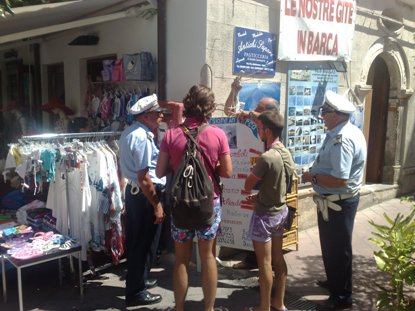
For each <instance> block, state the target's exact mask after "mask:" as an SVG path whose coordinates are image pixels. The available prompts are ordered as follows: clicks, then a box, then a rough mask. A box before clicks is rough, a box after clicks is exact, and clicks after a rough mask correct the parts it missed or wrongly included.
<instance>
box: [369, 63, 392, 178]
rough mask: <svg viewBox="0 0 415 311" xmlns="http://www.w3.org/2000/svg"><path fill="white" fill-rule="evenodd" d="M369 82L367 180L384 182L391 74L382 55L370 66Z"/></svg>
mask: <svg viewBox="0 0 415 311" xmlns="http://www.w3.org/2000/svg"><path fill="white" fill-rule="evenodd" d="M367 84H369V85H372V100H368V102H367V103H366V109H365V119H369V120H370V121H369V133H368V134H367V135H368V137H366V139H367V141H368V150H370V156H368V158H367V164H366V182H367V183H382V181H383V168H384V166H385V142H386V130H387V116H388V103H389V89H390V76H389V70H388V67H387V65H386V63H385V61H384V60H383V59H382V58H381V57H380V56H378V57H376V58H375V60H374V62H373V64H372V66H371V68H370V71H369V77H368V83H367ZM368 117H369V118H368Z"/></svg>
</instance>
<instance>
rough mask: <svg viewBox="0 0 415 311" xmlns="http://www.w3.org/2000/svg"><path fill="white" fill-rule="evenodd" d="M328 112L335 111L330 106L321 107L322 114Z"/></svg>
mask: <svg viewBox="0 0 415 311" xmlns="http://www.w3.org/2000/svg"><path fill="white" fill-rule="evenodd" d="M329 112H335V110H334V109H331V108H328V107H323V108H321V112H320V113H321V115H323V114H326V113H329Z"/></svg>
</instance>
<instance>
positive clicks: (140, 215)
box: [119, 94, 166, 306]
mask: <svg viewBox="0 0 415 311" xmlns="http://www.w3.org/2000/svg"><path fill="white" fill-rule="evenodd" d="M129 113H131V114H132V115H134V116H135V121H134V122H133V123H132V124H131V125H130V126H129V127H128V128H126V129H125V130H124V131H123V132H122V134H121V137H120V143H119V144H120V167H121V172H122V175H123V177H124V178H126V179H127V180H128V184H127V186H126V189H125V209H126V224H125V225H126V240H125V245H126V252H127V276H126V292H125V295H126V299H125V303H126V305H127V306H133V305H148V304H153V303H158V302H160V301H161V299H162V297H161V295H157V294H151V293H150V292H149V291H147V289H148V288H151V287H155V286H157V281H156V280H155V279H148V278H147V277H148V274H149V271H150V269H151V263H152V261H153V258H154V255H155V252H156V249H157V246H158V240H159V238H160V230H161V224H162V222H163V220H164V216H165V213H164V210H163V205H162V197H163V192H164V187H165V183H166V180H165V178H157V177H156V174H155V167H156V164H157V157H158V154H159V149H158V146H157V144H156V140H155V137H154V133H157V129H158V127H159V125H160V122H161V121H162V118H163V109H162V108H161V107H160V106H159V104H158V101H157V95H156V94H153V95H150V96H147V97H144V98H141V99H139V100H138V101H137V102H136V103H135V104H134V105H133V106H132V107H131V108H130V110H129Z"/></svg>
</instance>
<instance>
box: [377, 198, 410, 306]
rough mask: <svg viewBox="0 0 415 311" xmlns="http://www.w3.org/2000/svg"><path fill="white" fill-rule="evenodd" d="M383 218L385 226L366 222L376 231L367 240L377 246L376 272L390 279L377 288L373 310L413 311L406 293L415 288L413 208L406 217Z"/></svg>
mask: <svg viewBox="0 0 415 311" xmlns="http://www.w3.org/2000/svg"><path fill="white" fill-rule="evenodd" d="M407 200H408V198H407ZM413 207H415V206H413ZM384 218H385V219H386V223H387V224H386V225H379V224H376V223H374V221H373V220H371V221H369V223H370V224H371V225H372V226H373V227H374V228H375V229H376V232H372V234H373V235H374V237H373V238H370V239H369V240H370V241H371V242H372V243H374V244H376V245H377V246H379V250H378V251H375V252H374V257H375V261H376V265H377V268H378V270H380V271H382V272H385V273H386V274H387V275H388V278H389V282H388V284H386V285H380V284H378V286H379V288H380V289H381V291H382V292H381V293H380V294H379V297H378V300H377V303H376V307H377V309H378V310H390V311H409V310H412V311H414V310H415V301H414V298H413V296H412V298H411V297H410V295H409V289H410V288H411V286H413V285H414V284H415V208H414V209H413V210H412V212H411V213H410V214H409V215H407V216H404V215H402V214H401V213H398V214H397V215H396V217H395V218H394V219H391V218H390V217H389V216H388V215H387V214H386V213H384ZM412 290H413V287H412Z"/></svg>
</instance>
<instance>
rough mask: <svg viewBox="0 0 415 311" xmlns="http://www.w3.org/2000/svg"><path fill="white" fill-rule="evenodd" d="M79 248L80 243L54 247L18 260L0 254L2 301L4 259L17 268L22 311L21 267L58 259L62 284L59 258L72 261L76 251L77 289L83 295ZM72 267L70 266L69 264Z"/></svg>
mask: <svg viewBox="0 0 415 311" xmlns="http://www.w3.org/2000/svg"><path fill="white" fill-rule="evenodd" d="M81 249H82V247H81V246H80V245H73V246H72V247H71V248H69V249H65V250H61V249H56V250H53V251H51V252H50V253H47V254H44V255H42V256H39V257H35V258H31V259H26V260H20V259H15V258H13V257H11V256H10V255H7V254H1V255H0V256H1V268H2V279H3V298H4V301H5V302H7V286H6V269H5V261H6V260H7V261H8V262H10V263H11V264H12V265H13V266H14V267H15V268H16V269H17V282H18V293H19V310H20V311H23V291H22V272H21V270H22V269H23V268H27V267H30V266H35V265H38V264H41V263H44V262H48V261H52V260H58V261H59V284H60V285H62V272H61V270H62V267H61V258H63V257H69V259H70V260H71V263H72V255H73V254H75V253H77V254H78V265H79V266H78V268H79V269H78V270H79V290H80V294H81V296H83V285H82V260H81ZM71 268H72V266H71Z"/></svg>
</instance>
